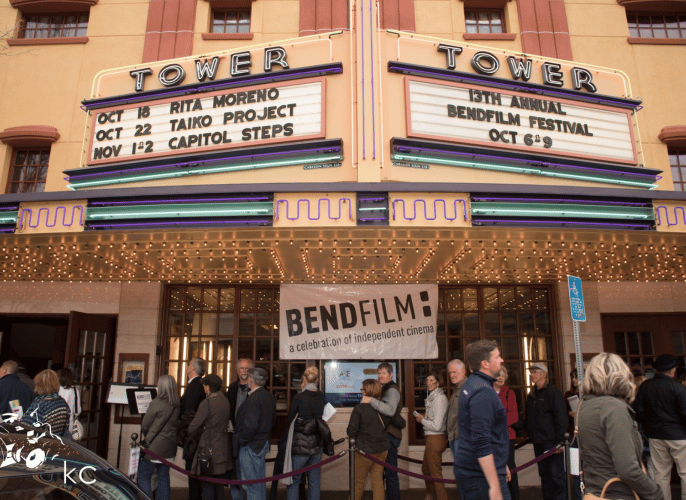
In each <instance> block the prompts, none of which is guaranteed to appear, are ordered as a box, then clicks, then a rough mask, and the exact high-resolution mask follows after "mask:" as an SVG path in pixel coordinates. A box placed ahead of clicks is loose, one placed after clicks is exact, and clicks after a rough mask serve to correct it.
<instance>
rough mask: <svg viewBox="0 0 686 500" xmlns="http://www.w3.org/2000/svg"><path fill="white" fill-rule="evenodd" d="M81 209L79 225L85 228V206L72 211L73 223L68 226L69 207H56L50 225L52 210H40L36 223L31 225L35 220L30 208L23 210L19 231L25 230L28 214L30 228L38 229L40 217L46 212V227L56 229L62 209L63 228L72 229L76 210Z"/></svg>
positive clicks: (73, 208) (46, 208)
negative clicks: (32, 220) (25, 217)
mask: <svg viewBox="0 0 686 500" xmlns="http://www.w3.org/2000/svg"><path fill="white" fill-rule="evenodd" d="M77 208H78V209H79V210H80V212H81V215H80V217H79V220H78V222H79V225H80V226H83V216H84V213H85V210H84V208H83V206H81V205H75V206H73V207H72V209H71V221H70V222H69V223H68V224H67V207H61V206H60V207H55V217H54V218H53V222H52V224H50V209H49V208H48V207H42V208H39V209H38V217H37V218H36V223H35V224H31V219H32V218H33V210H31V209H30V208H22V209H21V215H20V216H19V229H20V230H21V229H24V215H25V214H26V213H28V214H29V227H32V228H36V227H38V226H39V224H40V215H41V212H43V211H44V210H45V226H46V227H55V226H56V225H57V214H58V213H59V211H60V209H62V226H65V227H71V226H72V225H73V224H74V215H75V214H76V209H77Z"/></svg>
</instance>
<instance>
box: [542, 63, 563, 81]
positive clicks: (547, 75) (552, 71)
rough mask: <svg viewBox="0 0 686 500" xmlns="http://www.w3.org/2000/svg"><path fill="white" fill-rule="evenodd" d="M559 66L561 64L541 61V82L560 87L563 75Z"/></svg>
mask: <svg viewBox="0 0 686 500" xmlns="http://www.w3.org/2000/svg"><path fill="white" fill-rule="evenodd" d="M561 67H562V66H560V65H559V64H553V63H543V65H542V66H541V70H542V71H543V83H545V84H546V85H553V86H555V87H562V86H563V85H564V82H563V81H562V77H563V76H564V75H563V74H562V73H560V68H561Z"/></svg>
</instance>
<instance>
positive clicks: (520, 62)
mask: <svg viewBox="0 0 686 500" xmlns="http://www.w3.org/2000/svg"><path fill="white" fill-rule="evenodd" d="M507 65H508V66H509V67H510V73H512V79H513V80H519V79H520V78H521V79H522V80H524V81H525V82H528V81H529V78H531V69H532V68H533V64H532V63H531V61H530V60H529V59H521V58H519V59H517V58H515V57H514V56H508V58H507Z"/></svg>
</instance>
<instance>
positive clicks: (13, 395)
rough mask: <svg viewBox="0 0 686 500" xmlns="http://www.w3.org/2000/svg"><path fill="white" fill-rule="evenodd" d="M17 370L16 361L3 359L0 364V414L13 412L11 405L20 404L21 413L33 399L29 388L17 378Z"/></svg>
mask: <svg viewBox="0 0 686 500" xmlns="http://www.w3.org/2000/svg"><path fill="white" fill-rule="evenodd" d="M17 371H18V364H17V362H16V361H5V362H4V363H3V364H2V366H0V415H1V414H4V413H13V409H12V405H13V406H14V407H15V408H17V407H19V406H21V411H22V414H23V413H24V412H25V411H26V410H27V409H28V408H29V406H30V405H31V402H32V401H33V396H32V394H31V389H29V386H28V385H26V384H25V383H24V382H22V381H21V380H20V379H19V376H18V375H17ZM18 416H19V417H21V415H18Z"/></svg>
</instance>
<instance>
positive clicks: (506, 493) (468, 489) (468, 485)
mask: <svg viewBox="0 0 686 500" xmlns="http://www.w3.org/2000/svg"><path fill="white" fill-rule="evenodd" d="M498 480H499V481H500V492H501V493H502V495H503V500H510V490H509V489H508V488H507V478H506V477H505V476H504V475H503V476H498ZM456 482H457V491H459V492H460V498H461V500H489V497H488V482H487V481H486V478H485V477H484V476H479V477H470V478H468V479H461V478H456Z"/></svg>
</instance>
